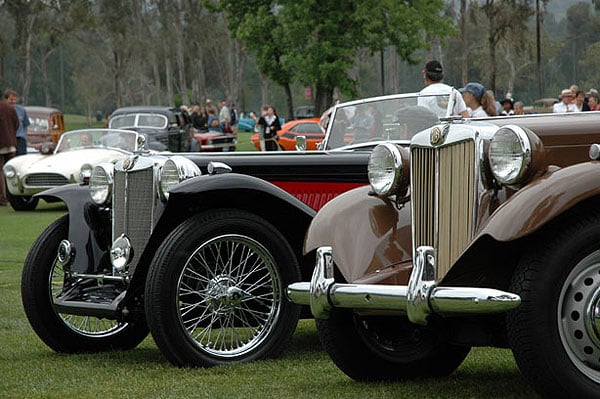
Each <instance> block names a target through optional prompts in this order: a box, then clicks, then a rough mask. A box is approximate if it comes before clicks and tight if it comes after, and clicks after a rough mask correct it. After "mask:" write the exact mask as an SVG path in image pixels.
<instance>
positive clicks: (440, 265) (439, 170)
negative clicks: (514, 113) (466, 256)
mask: <svg viewBox="0 0 600 399" xmlns="http://www.w3.org/2000/svg"><path fill="white" fill-rule="evenodd" d="M411 162H412V164H411V171H412V190H413V191H412V194H411V195H412V204H413V232H414V240H413V241H414V245H415V248H418V247H419V246H423V245H428V246H432V247H434V248H435V251H436V259H437V268H436V270H437V276H436V278H438V279H439V278H442V277H443V276H444V275H445V274H446V273H447V272H448V270H449V269H450V267H451V266H452V264H453V263H454V262H455V261H456V259H458V257H459V255H460V254H461V252H462V251H463V250H464V249H465V247H466V246H467V245H468V243H469V242H470V240H471V238H472V237H471V235H472V228H473V211H474V209H473V208H474V206H475V204H474V195H475V194H474V193H475V191H474V190H475V178H474V176H475V143H474V141H472V140H469V141H462V142H458V143H453V144H450V145H447V146H443V147H437V148H422V147H415V148H413V149H412V157H411Z"/></svg>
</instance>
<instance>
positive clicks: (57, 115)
mask: <svg viewBox="0 0 600 399" xmlns="http://www.w3.org/2000/svg"><path fill="white" fill-rule="evenodd" d="M25 111H27V116H28V117H29V126H28V127H27V145H28V146H29V147H32V148H35V149H36V150H39V149H40V148H41V147H42V145H43V144H46V145H47V146H48V148H51V147H53V146H52V144H54V145H56V144H57V143H58V140H59V138H60V135H61V134H63V133H64V131H65V121H64V117H63V114H62V112H61V111H60V110H59V109H56V108H50V107H37V106H29V105H28V106H26V107H25Z"/></svg>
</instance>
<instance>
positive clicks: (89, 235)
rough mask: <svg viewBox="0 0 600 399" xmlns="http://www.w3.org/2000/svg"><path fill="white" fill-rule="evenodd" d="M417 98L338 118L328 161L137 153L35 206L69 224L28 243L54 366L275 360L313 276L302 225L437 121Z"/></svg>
mask: <svg viewBox="0 0 600 399" xmlns="http://www.w3.org/2000/svg"><path fill="white" fill-rule="evenodd" d="M419 98H421V97H419V96H418V95H417V94H404V95H395V96H389V97H386V98H385V99H381V98H380V99H378V100H376V101H375V100H372V99H365V100H358V101H354V102H350V103H345V104H339V105H337V106H336V109H335V111H334V113H333V115H332V117H331V122H330V124H329V125H330V129H329V130H328V131H327V134H326V137H325V139H324V142H323V148H327V149H328V150H327V151H307V152H269V153H258V152H246V153H244V152H234V153H223V154H206V153H186V154H174V155H171V156H165V155H163V154H158V155H156V154H155V155H151V154H147V153H145V152H144V151H140V152H138V153H136V154H134V155H132V156H129V157H126V158H125V159H124V160H121V161H118V162H116V163H115V164H112V163H107V164H99V165H97V166H96V167H95V168H94V170H93V172H92V175H91V177H90V180H89V186H82V185H69V186H64V187H60V188H54V189H52V190H48V191H45V192H43V193H40V194H38V195H37V197H39V198H45V199H49V200H62V201H64V202H65V204H66V205H67V207H68V210H69V214H68V215H67V216H65V217H63V218H61V219H59V220H57V221H56V222H55V223H53V224H52V225H50V226H49V227H48V228H47V229H46V230H45V231H44V232H43V233H42V234H41V235H40V236H39V237H38V239H37V240H36V242H35V243H34V244H33V246H32V249H31V251H30V252H29V255H28V258H27V260H26V262H25V265H24V269H23V277H22V279H23V280H22V281H23V282H24V283H23V286H22V297H23V305H24V309H25V313H26V314H27V317H28V319H29V321H30V323H31V325H32V327H33V329H34V330H35V332H36V333H37V334H38V336H39V337H40V338H41V339H42V340H43V341H44V342H45V343H46V344H47V345H48V346H49V347H50V348H52V349H53V350H55V351H58V352H79V351H86V352H90V351H102V350H107V349H111V348H113V349H114V348H121V349H127V348H132V347H135V346H136V345H137V344H138V343H139V342H141V340H143V339H144V337H145V336H146V335H147V333H148V331H150V332H151V333H152V336H153V338H154V341H155V342H156V344H157V345H158V347H159V348H160V350H161V352H162V353H163V354H164V356H165V357H166V358H167V359H168V360H169V361H170V362H171V363H173V364H174V365H177V366H213V365H218V364H227V363H235V362H244V361H251V360H255V359H263V358H266V357H273V356H277V355H279V354H280V353H281V352H282V351H283V350H284V349H285V348H286V347H287V346H288V344H289V342H290V340H291V337H292V334H293V332H294V330H295V327H296V324H297V321H298V318H299V317H300V310H301V309H300V306H297V305H294V304H292V303H291V302H289V301H287V300H286V299H285V287H286V286H287V285H288V284H291V283H293V282H295V281H301V280H303V279H307V278H308V277H309V275H310V273H311V272H312V267H313V260H312V258H311V257H310V256H305V255H303V254H302V245H303V241H304V235H305V232H306V229H307V228H308V225H309V223H310V221H311V219H312V217H313V216H314V215H315V212H316V211H317V210H319V209H320V208H321V207H322V206H323V205H324V204H325V203H327V202H328V201H330V200H332V199H333V198H335V197H336V196H337V195H339V194H341V193H343V192H346V191H348V190H350V189H353V188H356V187H360V186H364V185H366V184H368V179H367V161H368V158H369V154H370V152H371V150H372V149H373V148H374V147H375V146H376V145H377V144H378V143H380V142H381V140H384V139H386V140H387V139H389V140H395V142H397V143H400V144H404V145H407V144H408V142H409V139H410V136H411V135H412V134H415V133H416V132H418V131H420V130H422V129H424V128H426V127H428V126H431V125H433V124H437V123H439V121H440V119H439V117H440V116H441V117H444V116H446V115H447V109H443V108H438V109H436V110H434V111H428V110H426V109H425V110H421V111H422V112H423V114H427V115H428V118H427V117H425V116H423V114H419V108H420V107H419V106H418V101H419ZM435 99H436V100H439V101H436V103H440V104H446V105H447V104H448V96H439V97H438V96H436V97H435ZM366 112H374V114H373V115H375V116H376V117H377V118H376V119H375V118H373V119H372V125H371V126H367V124H366V123H365V121H363V120H360V121H359V119H358V116H361V115H363V114H364V113H366ZM353 116H356V117H357V118H354V117H353ZM349 122H350V123H349ZM358 122H360V123H358ZM338 136H339V137H338ZM357 227H358V226H352V229H353V230H355V229H356V228H357Z"/></svg>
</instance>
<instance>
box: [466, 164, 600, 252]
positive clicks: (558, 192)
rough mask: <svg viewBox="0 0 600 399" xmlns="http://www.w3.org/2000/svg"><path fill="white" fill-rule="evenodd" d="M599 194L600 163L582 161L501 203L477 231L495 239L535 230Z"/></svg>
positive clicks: (542, 178) (507, 238)
mask: <svg viewBox="0 0 600 399" xmlns="http://www.w3.org/2000/svg"><path fill="white" fill-rule="evenodd" d="M599 194H600V162H595V161H592V162H585V163H580V164H577V165H572V166H569V167H566V168H562V169H559V170H557V171H556V172H554V173H549V174H546V175H544V176H542V177H540V178H539V179H538V180H536V181H534V182H532V183H530V184H529V185H528V186H527V187H524V188H522V189H521V190H519V191H518V192H517V193H515V194H514V195H513V196H512V197H511V198H510V199H509V200H507V201H506V202H505V203H504V204H502V205H501V206H500V207H499V208H498V209H497V210H496V211H495V212H494V213H493V214H492V215H491V216H490V218H489V220H488V221H487V224H486V225H485V226H484V227H483V228H482V229H481V230H480V232H479V233H478V237H477V238H479V237H481V236H483V235H486V234H487V235H490V236H491V237H493V238H494V239H496V240H498V241H512V240H515V239H517V238H520V237H524V236H526V235H528V234H531V233H532V232H534V231H536V230H537V229H539V228H540V227H542V226H543V225H544V224H546V223H547V222H549V221H550V220H552V219H554V218H555V217H556V216H557V215H559V214H561V213H563V212H564V211H566V210H568V209H570V208H572V207H573V206H575V205H577V204H578V203H580V202H581V201H583V200H585V199H587V198H590V197H593V196H595V195H599Z"/></svg>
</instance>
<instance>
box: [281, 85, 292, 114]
mask: <svg viewBox="0 0 600 399" xmlns="http://www.w3.org/2000/svg"><path fill="white" fill-rule="evenodd" d="M283 89H284V90H285V100H286V101H285V103H286V105H287V120H288V121H291V120H292V119H294V100H293V98H292V89H291V88H290V85H289V83H288V84H286V85H284V86H283ZM280 116H281V115H280Z"/></svg>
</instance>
